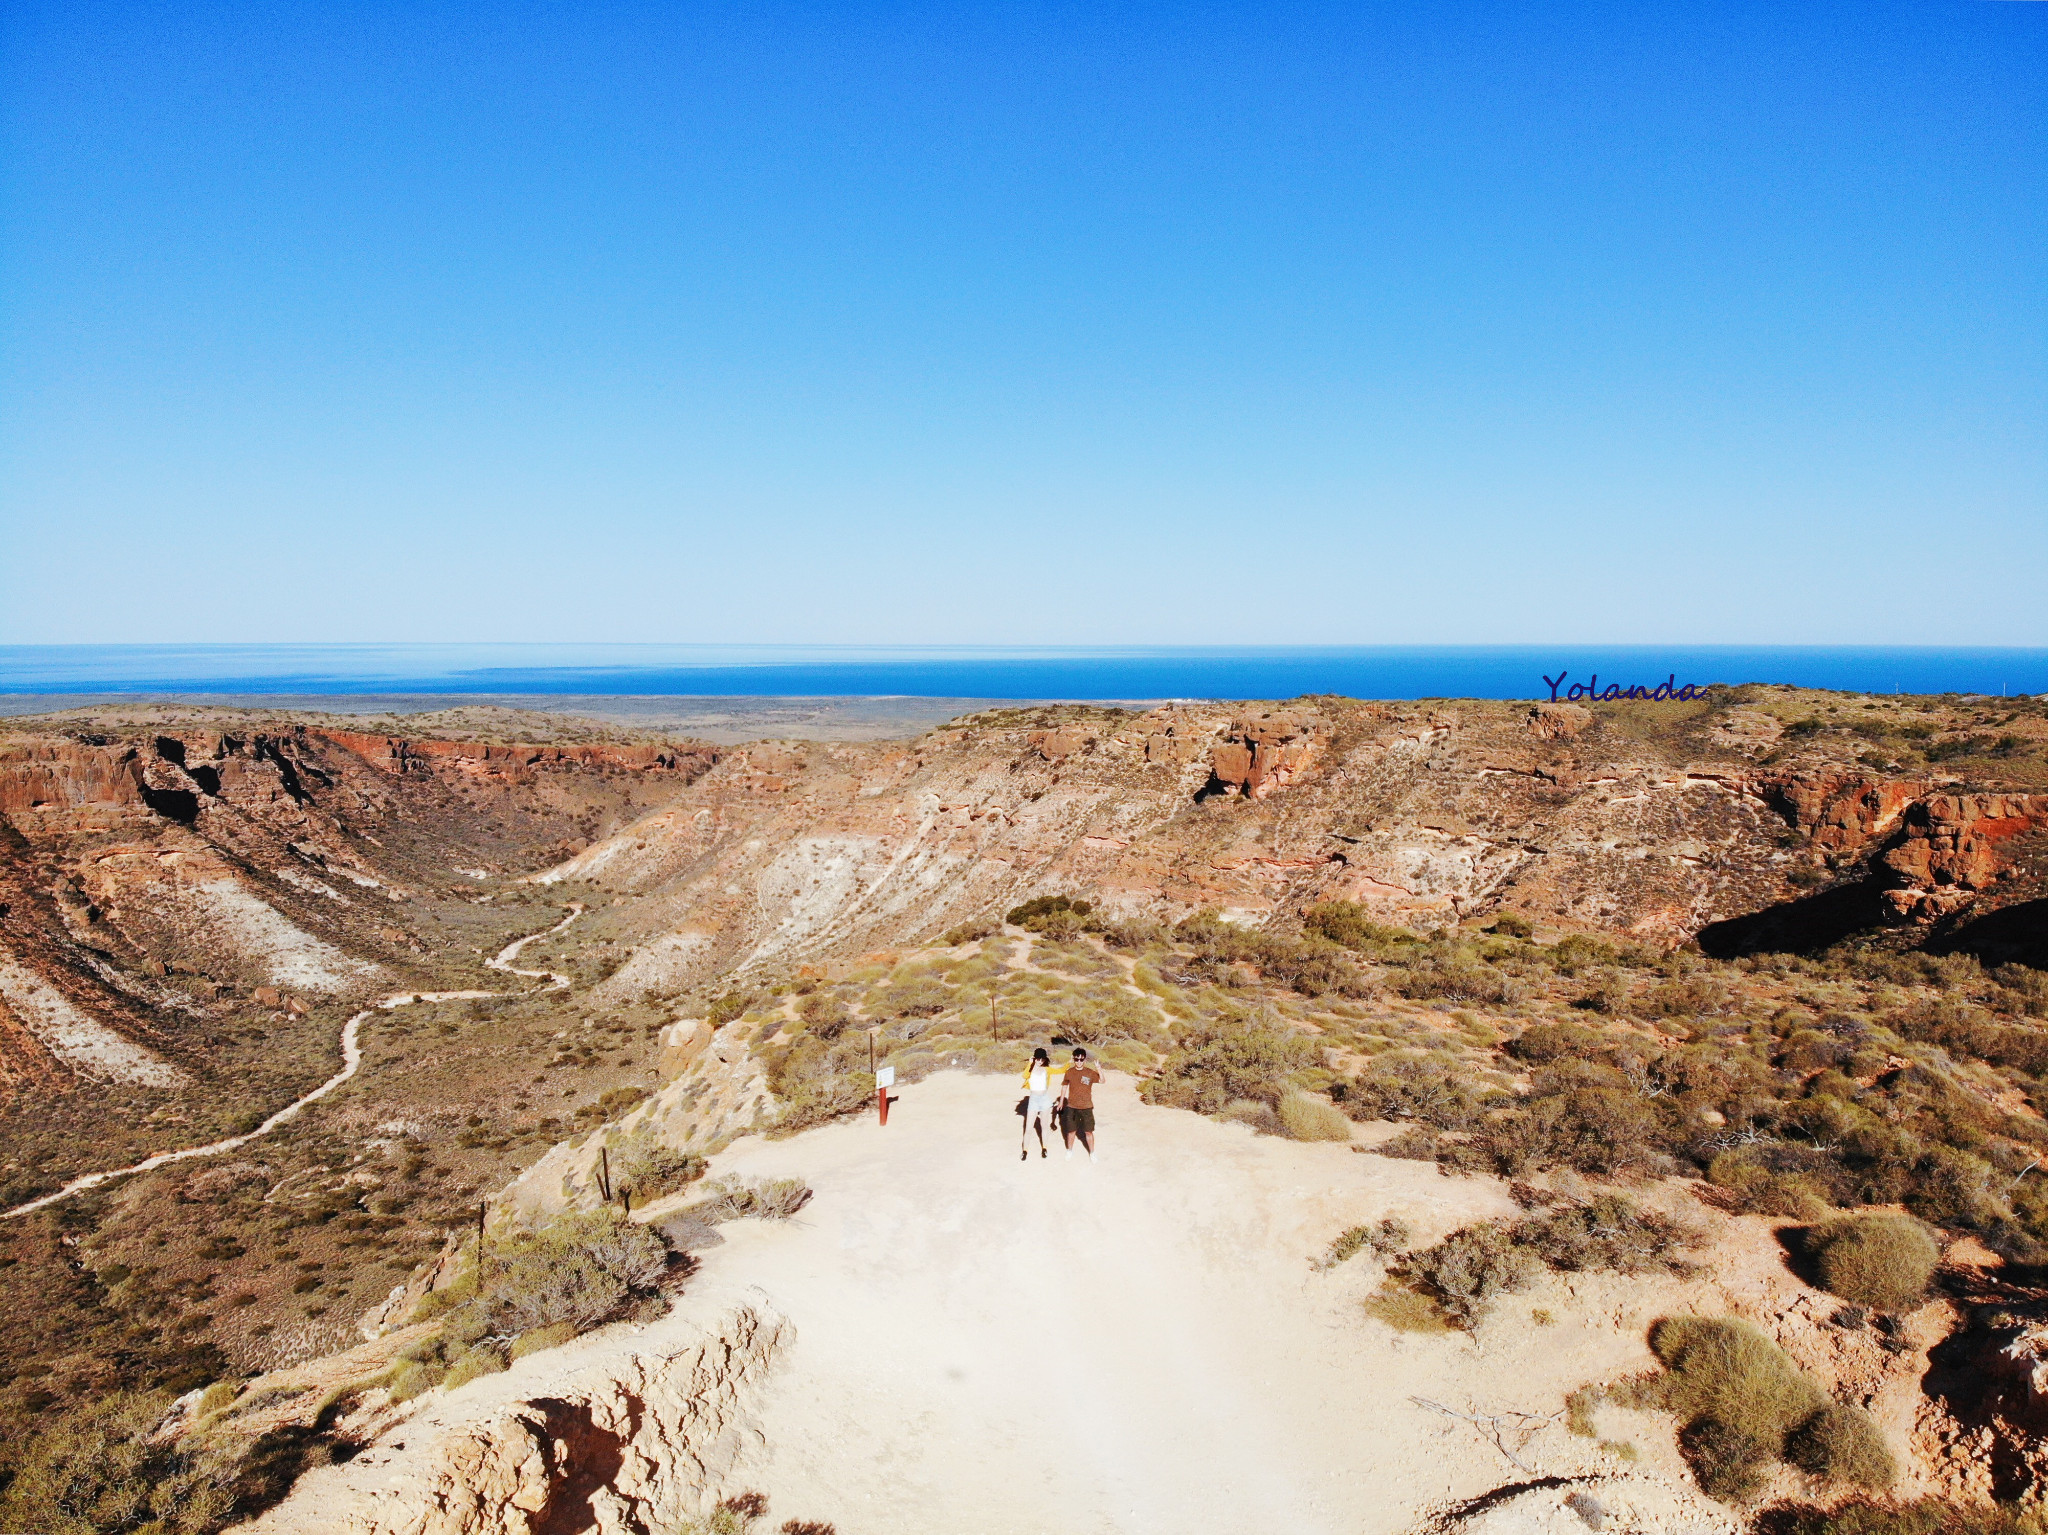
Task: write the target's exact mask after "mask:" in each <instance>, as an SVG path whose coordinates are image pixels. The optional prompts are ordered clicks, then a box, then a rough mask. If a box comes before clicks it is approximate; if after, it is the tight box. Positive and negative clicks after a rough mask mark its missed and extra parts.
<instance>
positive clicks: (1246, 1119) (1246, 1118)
mask: <svg viewBox="0 0 2048 1535" xmlns="http://www.w3.org/2000/svg"><path fill="white" fill-rule="evenodd" d="M1216 1117H1217V1118H1218V1119H1227V1120H1229V1121H1230V1122H1231V1123H1232V1124H1239V1125H1245V1126H1248V1127H1249V1128H1250V1129H1252V1130H1255V1131H1256V1132H1258V1133H1259V1134H1260V1135H1283V1136H1284V1135H1285V1134H1286V1133H1287V1127H1286V1126H1285V1125H1284V1124H1282V1123H1281V1122H1280V1115H1279V1114H1278V1112H1276V1111H1275V1109H1274V1108H1273V1105H1272V1104H1270V1103H1261V1102H1259V1100H1258V1099H1256V1098H1233V1099H1231V1100H1230V1102H1228V1103H1226V1104H1224V1105H1223V1107H1222V1108H1221V1109H1220V1110H1218V1111H1217V1114H1216Z"/></svg>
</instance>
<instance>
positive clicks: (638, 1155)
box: [612, 1135, 705, 1204]
mask: <svg viewBox="0 0 2048 1535" xmlns="http://www.w3.org/2000/svg"><path fill="white" fill-rule="evenodd" d="M704 1168H705V1162H704V1159H703V1158H702V1157H700V1156H698V1155H696V1154H695V1153H693V1152H687V1151H678V1150H676V1149H675V1148H674V1147H673V1146H666V1145H663V1144H662V1143H661V1142H659V1141H657V1140H655V1139H653V1137H652V1136H651V1135H643V1136H636V1137H635V1138H634V1139H633V1140H631V1141H629V1142H627V1144H626V1145H625V1147H624V1148H623V1149H622V1150H621V1152H620V1154H619V1155H618V1156H616V1157H614V1158H613V1159H612V1185H613V1187H614V1188H615V1189H624V1190H628V1191H630V1192H631V1193H632V1196H633V1200H634V1203H635V1204H645V1203H646V1202H647V1201H648V1200H650V1199H659V1198H661V1197H662V1196H663V1195H664V1194H673V1193H674V1192H675V1191H676V1190H677V1189H680V1188H684V1187H687V1186H688V1185H689V1184H692V1183H694V1182H696V1181H697V1180H698V1179H699V1178H701V1177H703V1176H704Z"/></svg>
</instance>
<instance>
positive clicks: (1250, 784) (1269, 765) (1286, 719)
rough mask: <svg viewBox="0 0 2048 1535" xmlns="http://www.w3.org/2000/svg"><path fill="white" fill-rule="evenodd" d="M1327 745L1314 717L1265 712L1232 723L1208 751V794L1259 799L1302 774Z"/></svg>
mask: <svg viewBox="0 0 2048 1535" xmlns="http://www.w3.org/2000/svg"><path fill="white" fill-rule="evenodd" d="M1328 741H1329V727H1328V726H1327V724H1326V723H1325V722H1324V721H1322V720H1320V719H1317V718H1316V717H1314V716H1313V715H1297V714H1287V713H1267V714H1261V715H1257V716H1255V717H1252V718H1248V719H1238V720H1232V721H1231V722H1230V728H1229V729H1228V731H1226V732H1225V735H1224V739H1223V740H1222V741H1220V742H1219V743H1217V745H1216V747H1215V749H1214V750H1213V751H1212V752H1211V753H1210V757H1209V771H1210V775H1211V781H1210V785H1209V792H1211V793H1214V794H1242V795H1244V796H1245V797H1246V798H1248V799H1264V798H1266V796H1267V795H1269V794H1272V793H1273V792H1274V791H1275V790H1278V789H1282V788H1285V787H1286V786H1287V785H1288V784H1291V783H1293V782H1295V781H1296V780H1297V779H1299V778H1301V777H1302V776H1303V775H1304V774H1306V773H1307V772H1308V771H1309V769H1310V768H1311V767H1312V766H1313V765H1314V764H1315V762H1316V760H1317V758H1318V757H1319V756H1321V755H1322V752H1323V749H1324V747H1325V746H1326V745H1327V744H1328Z"/></svg>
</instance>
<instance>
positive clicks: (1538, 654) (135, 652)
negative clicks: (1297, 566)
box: [0, 644, 2048, 714]
mask: <svg viewBox="0 0 2048 1535" xmlns="http://www.w3.org/2000/svg"><path fill="white" fill-rule="evenodd" d="M1567 673H1568V674H1569V676H1570V678H1571V679H1572V680H1573V681H1578V680H1581V679H1587V678H1590V677H1592V676H1594V675H1596V674H1597V675H1598V676H1599V677H1601V678H1602V679H1604V680H1607V681H1614V682H1619V683H1620V684H1621V685H1622V686H1623V687H1624V688H1626V687H1627V686H1628V685H1630V684H1632V683H1642V684H1644V685H1645V686H1646V687H1647V686H1650V685H1652V684H1655V683H1657V682H1660V681H1662V680H1664V679H1665V678H1667V677H1672V678H1675V680H1676V682H1682V683H1692V684H1697V685H1700V686H1705V685H1708V684H1712V683H1726V684H1730V685H1734V684H1741V683H1775V684H1789V685H1791V686H1795V687H1807V688H1822V689H1829V690H1833V691H1840V692H1851V693H1867V694H1895V693H1907V694H1943V693H1958V694H1960V693H1973V694H1984V695H1988V696H1992V697H1996V696H1999V695H2000V694H2004V695H2005V696H2008V697H2019V696H2022V695H2034V694H2044V693H2048V647H2005V648H1994V647H1969V646H1951V647H1941V646H1851V645H1837V646H1816V645H1808V646H1792V645H1778V646H1756V645H1751V646H1741V645H1669V646H1656V645H1585V644H1580V645H1572V644H1555V645H1377V646H1374V645H1357V646H1097V647H1081V646H1067V647H1060V646H1038V647H1025V646H1017V647H964V646H962V647H939V646H768V645H519V644H506V645H0V711H4V712H7V713H21V712H24V710H25V707H33V706H24V705H23V704H21V703H20V702H19V699H20V697H21V696H22V695H30V696H35V697H41V698H46V699H49V700H51V703H50V704H48V705H44V707H50V706H61V705H56V700H58V699H64V700H68V701H72V704H73V706H76V705H77V704H79V703H86V702H90V703H94V704H98V703H102V702H106V701H112V700H114V699H119V700H120V701H122V702H128V703H134V702H139V701H141V700H142V699H144V698H147V699H152V700H161V701H177V702H194V701H198V700H201V699H206V700H210V701H222V702H230V701H231V702H233V703H236V704H242V705H246V704H247V703H249V702H251V701H254V700H258V699H261V700H264V701H266V702H267V703H268V704H269V706H271V707H324V708H328V709H333V710H340V709H342V708H343V705H341V704H340V703H339V700H343V699H347V700H350V701H351V702H350V703H349V704H348V705H347V706H346V712H351V713H362V712H379V711H382V710H386V709H390V708H402V709H406V710H408V711H409V710H412V709H414V708H416V707H421V706H422V705H420V704H419V703H418V702H416V701H420V700H433V702H431V703H427V704H425V705H424V707H430V708H431V707H445V706H446V701H447V700H452V699H460V700H463V701H466V702H471V703H485V702H490V703H499V704H512V705H513V706H515V707H527V708H543V709H546V710H548V711H550V712H556V711H559V710H561V709H563V708H567V707H579V706H580V707H582V708H583V709H584V710H585V712H589V711H590V709H591V707H592V704H591V701H592V700H605V701H606V702H605V705H604V707H605V708H606V709H607V710H614V709H626V708H628V707H629V705H628V704H626V703H625V702H624V701H625V700H630V699H645V700H650V701H652V700H660V701H662V702H661V705H660V706H661V707H663V708H670V709H672V708H673V707H674V701H675V700H689V701H691V704H692V706H693V708H692V712H701V710H698V709H697V708H696V707H695V706H700V705H707V701H708V700H731V701H733V705H732V706H735V707H737V706H741V705H744V707H746V708H748V709H749V710H758V709H761V708H764V707H769V706H771V705H776V706H785V707H822V706H827V705H830V706H831V707H834V708H844V707H851V706H853V705H855V704H858V703H865V704H869V705H873V704H876V703H878V702H880V701H884V700H886V701H889V703H890V705H891V707H892V708H896V709H901V708H914V709H916V710H917V712H919V713H921V714H929V713H931V712H932V711H934V710H936V709H940V708H951V711H952V712H954V713H963V712H967V711H968V710H970V709H974V708H980V707H987V706H989V705H991V704H995V703H1020V702H1045V701H1052V700H1067V701H1074V702H1097V703H1111V702H1152V701H1156V700H1160V699H1167V698H1187V699H1219V700H1222V699H1281V698H1297V697H1302V696H1305V695H1312V694H1338V695H1343V696H1346V697H1351V698H1378V699H1389V700H1406V699H1426V698H1490V699H1535V698H1545V697H1548V696H1549V694H1550V692H1551V688H1550V687H1549V686H1548V679H1550V678H1552V677H1555V676H1557V675H1559V674H1567ZM283 699H293V700H320V701H321V702H319V703H313V704H303V703H295V704H292V705H285V704H282V703H279V702H277V701H278V700H283ZM635 712H638V711H637V710H636V711H635Z"/></svg>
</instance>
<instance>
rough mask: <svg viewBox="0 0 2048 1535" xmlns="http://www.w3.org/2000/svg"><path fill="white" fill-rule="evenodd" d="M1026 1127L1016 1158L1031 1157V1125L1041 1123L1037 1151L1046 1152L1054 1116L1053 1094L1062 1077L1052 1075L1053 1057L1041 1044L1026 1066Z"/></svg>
mask: <svg viewBox="0 0 2048 1535" xmlns="http://www.w3.org/2000/svg"><path fill="white" fill-rule="evenodd" d="M1023 1085H1024V1130H1023V1133H1022V1135H1021V1136H1019V1138H1018V1144H1017V1160H1018V1161H1020V1162H1028V1161H1030V1160H1031V1127H1032V1124H1033V1122H1034V1121H1035V1122H1036V1123H1037V1126H1038V1154H1039V1155H1040V1156H1041V1157H1042V1156H1044V1155H1045V1122H1046V1120H1047V1119H1049V1118H1051V1117H1052V1099H1053V1094H1054V1093H1056V1092H1058V1091H1059V1085H1060V1079H1059V1078H1058V1077H1056V1076H1054V1075H1053V1070H1052V1057H1051V1056H1050V1055H1047V1054H1046V1053H1045V1046H1043V1045H1040V1046H1039V1047H1038V1048H1037V1049H1036V1050H1034V1051H1032V1052H1031V1064H1030V1065H1029V1066H1027V1067H1025V1068H1024V1084H1023Z"/></svg>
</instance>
